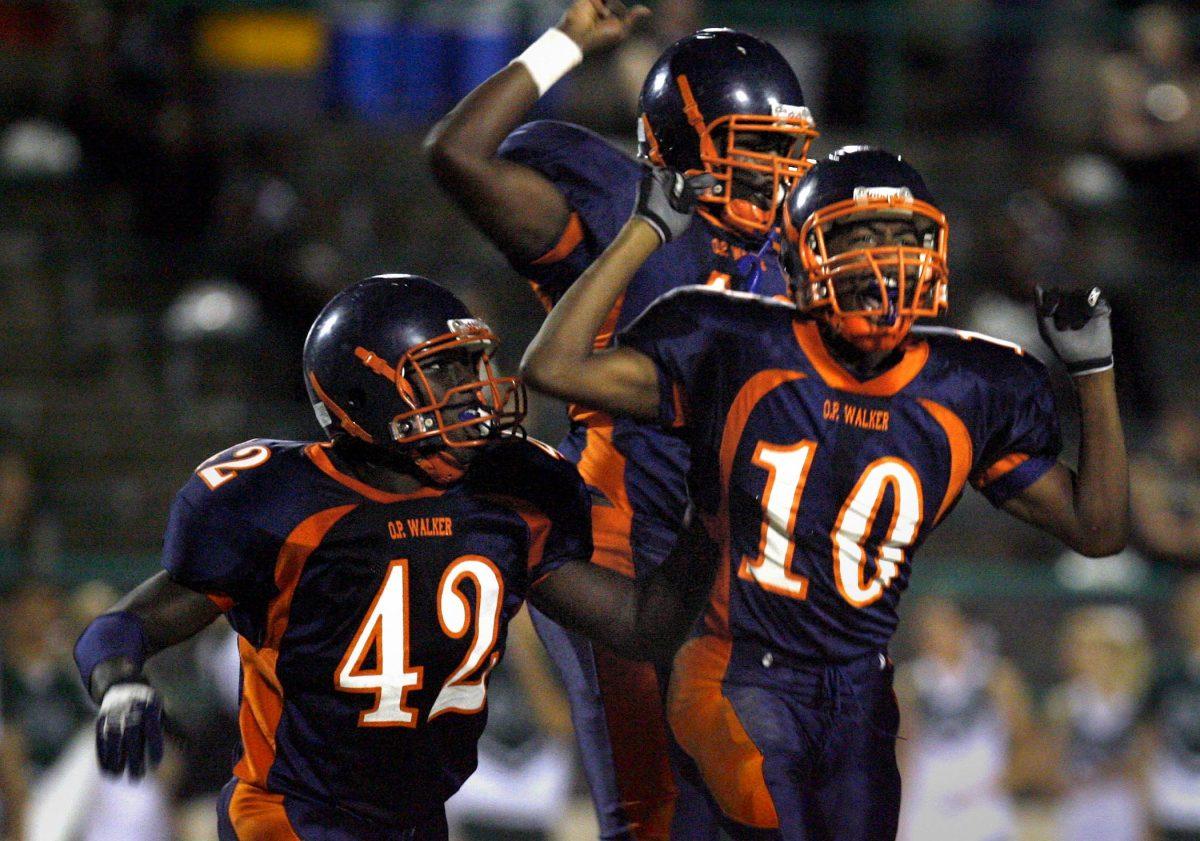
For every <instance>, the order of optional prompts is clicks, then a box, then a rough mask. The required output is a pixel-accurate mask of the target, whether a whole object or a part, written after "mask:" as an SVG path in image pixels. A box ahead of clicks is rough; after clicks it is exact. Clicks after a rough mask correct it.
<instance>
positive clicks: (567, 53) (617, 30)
mask: <svg viewBox="0 0 1200 841" xmlns="http://www.w3.org/2000/svg"><path fill="white" fill-rule="evenodd" d="M647 15H649V11H648V10H647V9H646V8H645V7H643V6H635V7H634V8H632V9H630V10H629V11H628V12H626V11H625V9H624V7H623V6H622V5H621V4H620V3H616V2H607V3H606V2H605V1H604V0H575V2H574V3H572V4H571V6H570V8H568V9H567V11H566V12H564V13H563V16H562V18H560V19H559V22H558V25H557V26H555V27H554V28H552V29H550V30H548V31H547V32H546V33H545V34H544V35H542V37H541V38H539V39H538V40H537V41H536V42H534V44H533V45H532V46H531V47H530V48H529V49H528V50H526V51H525V52H524V53H522V54H521V55H520V56H518V57H517V59H515V60H514V61H513V62H512V63H511V64H509V65H508V66H507V67H506V68H504V69H503V70H501V71H499V72H498V73H496V74H495V75H493V76H492V77H491V78H489V79H488V80H487V81H486V82H484V83H483V84H481V85H480V86H479V87H477V88H476V89H475V90H473V91H471V93H469V94H468V95H467V96H466V98H465V99H463V100H462V102H460V103H458V105H456V106H455V107H454V109H453V110H452V111H450V113H449V114H447V115H446V116H445V117H443V118H442V120H441V121H439V122H438V123H437V125H435V126H434V127H433V128H432V129H431V130H430V131H429V134H428V135H427V136H426V138H425V154H426V156H427V158H428V160H429V165H430V167H431V169H432V170H433V174H434V176H435V177H436V178H437V180H438V183H439V184H441V185H442V187H443V188H444V189H445V190H446V191H447V192H448V193H449V194H450V196H451V197H452V198H453V199H454V201H455V202H456V203H457V204H458V206H459V207H461V208H462V209H463V212H464V213H466V214H467V216H468V217H470V219H471V221H472V222H474V223H475V224H476V225H478V226H479V228H480V229H481V230H482V231H483V232H484V233H485V234H487V236H488V237H489V238H490V239H491V240H492V242H494V243H495V244H496V246H497V247H498V248H499V249H500V250H501V251H503V252H504V253H505V254H506V255H508V256H509V257H510V258H515V259H518V260H522V261H526V262H529V261H533V260H536V259H537V258H539V257H541V256H542V255H544V254H545V253H546V252H547V251H549V250H550V249H551V248H552V247H553V246H554V244H555V243H556V242H558V240H559V238H560V237H561V235H562V233H563V231H564V230H565V228H566V226H567V223H568V222H569V221H570V215H571V209H570V207H569V206H568V204H567V200H566V198H565V197H564V196H563V194H562V193H561V192H559V190H558V188H557V187H555V186H554V184H553V183H551V182H550V180H549V179H547V178H546V177H544V176H543V175H541V174H540V173H538V172H537V171H536V170H534V169H531V168H530V167H527V166H523V165H521V164H517V163H513V162H512V161H507V160H504V159H503V158H500V157H498V156H497V154H496V151H497V150H498V149H499V148H500V144H501V143H502V142H503V141H504V138H506V137H507V136H508V135H509V134H510V133H511V132H512V131H513V129H515V128H517V126H518V125H520V124H521V122H522V121H523V120H524V119H525V117H526V115H527V114H528V113H529V110H530V109H531V108H533V106H534V104H535V103H537V101H538V99H539V98H540V97H541V96H542V94H544V93H545V92H546V91H547V90H548V89H549V88H550V87H551V86H552V85H553V84H554V83H555V82H556V81H558V80H559V79H560V78H561V77H562V76H564V75H566V74H567V73H568V72H569V71H570V70H571V69H572V68H574V67H575V66H576V65H577V64H579V62H580V61H582V60H583V58H584V56H586V55H589V54H591V53H593V52H596V51H597V50H602V49H605V48H608V47H611V46H612V45H614V44H617V43H619V42H621V41H623V40H624V39H625V38H626V37H627V36H628V34H629V32H630V30H631V29H632V27H633V26H634V24H636V23H637V21H639V20H641V19H642V18H644V17H646V16H647Z"/></svg>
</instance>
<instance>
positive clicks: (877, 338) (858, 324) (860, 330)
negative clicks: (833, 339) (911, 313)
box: [829, 315, 912, 353]
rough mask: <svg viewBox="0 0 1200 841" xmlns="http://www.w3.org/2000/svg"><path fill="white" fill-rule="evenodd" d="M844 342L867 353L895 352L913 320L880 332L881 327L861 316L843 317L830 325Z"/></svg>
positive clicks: (903, 321) (903, 320) (904, 320)
mask: <svg viewBox="0 0 1200 841" xmlns="http://www.w3.org/2000/svg"><path fill="white" fill-rule="evenodd" d="M829 326H830V327H831V328H832V329H833V331H834V332H835V333H836V334H837V335H838V336H840V337H841V338H842V339H843V340H845V341H847V342H849V343H850V344H852V345H854V346H855V347H856V348H858V349H859V350H861V351H864V352H866V353H878V352H879V351H889V350H895V348H896V347H897V346H898V345H899V344H900V343H901V342H902V341H904V339H905V337H906V336H908V332H909V330H910V329H911V328H912V320H911V319H902V320H901V323H900V324H898V325H897V326H895V327H892V328H889V329H887V330H880V329H879V325H877V324H875V323H873V322H872V321H870V320H869V319H868V318H866V317H864V316H861V315H849V316H842V317H841V318H837V319H831V320H830V325H829Z"/></svg>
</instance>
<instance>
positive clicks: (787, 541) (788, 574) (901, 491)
mask: <svg viewBox="0 0 1200 841" xmlns="http://www.w3.org/2000/svg"><path fill="white" fill-rule="evenodd" d="M816 452H817V443H816V442H815V441H800V442H799V443H797V444H793V445H792V446H790V447H780V446H775V445H772V444H767V443H765V442H762V441H760V442H759V444H758V446H757V447H756V448H755V450H754V457H753V462H754V464H756V465H757V466H759V467H761V468H763V469H764V470H766V471H767V485H766V488H765V489H764V490H763V495H762V505H763V520H762V533H761V536H760V538H759V543H758V555H757V556H756V557H754V558H751V557H750V556H749V555H747V556H745V557H744V558H742V563H741V566H740V567H739V568H738V577H739V578H743V579H745V580H748V581H754V582H755V583H757V584H758V585H759V586H760V587H762V588H763V589H764V590H767V591H769V592H772V593H777V594H779V595H781V596H788V597H790V598H793V599H805V598H807V597H808V579H807V578H805V577H804V576H802V575H798V574H796V573H795V572H792V568H791V567H792V555H793V554H795V551H796V541H795V531H796V514H797V512H798V511H799V510H800V497H801V496H803V495H804V485H805V482H807V480H808V470H809V468H810V467H812V462H813V456H815V455H816ZM889 486H890V487H891V488H892V518H891V522H890V523H889V524H888V527H887V531H886V533H885V534H884V536H883V539H882V541H881V542H880V546H879V554H878V556H877V557H876V558H875V571H874V574H872V575H871V576H870V578H868V577H867V575H866V571H867V560H868V555H867V548H866V542H867V538H868V537H869V536H870V534H871V531H872V529H873V527H874V525H875V517H876V515H877V514H878V513H879V508H880V506H881V505H882V504H883V499H884V495H885V493H886V491H887V488H888V487H889ZM923 514H924V503H923V501H922V494H921V481H920V479H918V478H917V472H916V471H915V470H913V468H912V465H910V464H909V463H908V462H906V461H904V460H902V459H898V458H893V457H891V456H886V457H884V458H880V459H876V460H875V461H873V462H871V463H870V464H869V465H867V469H866V470H864V471H863V473H862V475H861V476H860V477H859V479H858V482H856V483H855V485H854V489H853V490H852V491H851V492H850V496H849V497H848V498H847V499H846V501H845V503H844V504H843V505H842V508H841V511H839V512H838V516H837V520H835V521H834V524H833V530H832V531H831V532H830V535H829V536H830V539H831V540H832V541H833V579H834V581H835V582H836V583H837V588H838V592H839V593H841V594H842V598H844V599H845V600H846V601H847V602H849V603H850V604H852V605H854V606H855V607H866V606H867V605H870V604H873V603H874V602H876V601H878V599H879V598H880V597H881V596H882V595H883V592H884V590H885V589H886V588H887V586H888V585H889V584H891V583H892V580H893V579H894V578H895V577H896V574H897V573H898V572H899V568H900V564H902V563H904V559H905V550H906V549H908V547H909V546H911V545H912V544H913V541H914V540H916V537H917V531H918V530H919V529H920V527H921V518H922V516H923Z"/></svg>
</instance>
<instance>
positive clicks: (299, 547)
mask: <svg viewBox="0 0 1200 841" xmlns="http://www.w3.org/2000/svg"><path fill="white" fill-rule="evenodd" d="M356 507H357V506H355V505H341V506H338V507H337V508H327V509H325V510H324V511H318V512H317V513H316V514H313V515H312V516H310V517H308V518H307V519H305V520H304V521H303V522H301V523H300V524H299V525H298V526H296V527H295V528H294V529H292V532H291V534H289V535H288V536H287V539H286V540H284V543H283V548H282V549H280V550H279V557H278V559H277V560H276V562H275V586H276V588H277V589H278V591H279V593H278V595H277V596H275V598H273V599H272V600H271V603H270V604H269V605H268V607H267V624H266V634H265V635H264V638H263V643H262V646H261V647H259V648H257V649H256V648H254V646H252V645H251V644H250V643H249V642H248V641H247V640H246V639H245V638H239V639H238V652H239V653H240V654H241V657H242V703H241V707H240V709H239V710H238V727H239V729H240V730H241V734H242V745H243V747H244V748H245V750H244V751H243V753H242V758H241V760H240V761H239V762H238V764H237V766H235V767H234V769H233V772H234V774H236V775H237V776H238V777H239V778H241V779H242V780H245V781H246V782H249V783H252V784H254V785H257V786H259V787H262V788H265V787H266V782H267V774H268V773H269V772H270V770H271V765H272V763H274V761H275V730H276V728H277V727H278V726H279V719H280V718H282V716H283V687H282V686H280V684H279V678H278V677H277V676H276V674H275V663H276V661H277V660H278V659H279V643H280V641H281V640H282V639H283V635H284V632H285V631H287V624H288V614H289V611H290V610H291V606H292V597H293V596H294V595H295V592H296V584H297V583H299V581H300V574H301V573H302V572H303V571H304V564H305V562H306V561H307V560H308V558H309V556H310V555H311V554H312V553H313V550H315V549H316V548H317V547H318V546H319V545H320V544H321V541H322V540H323V539H324V537H325V535H326V534H328V532H329V530H330V529H331V528H333V526H334V525H335V524H336V523H337V522H338V520H340V519H341V518H342V517H344V516H345V515H346V514H348V513H349V512H351V511H353V510H354V509H355V508H356Z"/></svg>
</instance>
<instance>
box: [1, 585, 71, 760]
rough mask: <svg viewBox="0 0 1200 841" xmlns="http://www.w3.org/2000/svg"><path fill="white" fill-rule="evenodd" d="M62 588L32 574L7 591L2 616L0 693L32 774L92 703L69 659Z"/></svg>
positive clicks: (8, 724)
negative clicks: (0, 691)
mask: <svg viewBox="0 0 1200 841" xmlns="http://www.w3.org/2000/svg"><path fill="white" fill-rule="evenodd" d="M65 595H66V594H65V592H64V591H63V589H62V588H61V587H59V586H58V585H57V584H54V583H52V582H50V581H46V580H43V579H37V578H26V579H23V580H21V581H19V582H18V583H17V584H15V585H14V586H13V588H12V589H11V590H10V591H9V592H8V593H7V595H6V598H5V599H4V603H5V604H6V606H7V610H6V611H5V612H4V616H3V630H4V637H3V639H4V648H3V651H4V664H3V698H4V717H5V725H6V727H12V728H14V729H18V730H20V731H21V733H22V734H23V736H24V741H25V746H26V758H27V761H28V763H29V765H30V768H31V770H32V771H33V773H34V775H37V774H39V773H41V772H42V771H45V770H46V769H47V768H49V767H50V766H51V765H52V764H53V763H54V760H55V759H57V758H58V754H59V752H60V751H61V750H62V749H63V747H64V746H65V745H66V743H67V742H68V741H70V739H71V737H72V736H74V735H75V733H76V731H77V730H78V729H79V728H80V726H82V725H83V723H84V722H88V723H90V721H91V708H90V706H89V704H88V701H87V699H86V698H85V697H84V695H83V688H82V687H81V686H80V685H79V680H78V679H77V678H76V677H75V675H74V668H73V667H72V664H71V662H70V656H69V652H70V641H69V640H68V639H67V629H66V627H65V616H64V613H63V605H64V603H65Z"/></svg>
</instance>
